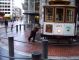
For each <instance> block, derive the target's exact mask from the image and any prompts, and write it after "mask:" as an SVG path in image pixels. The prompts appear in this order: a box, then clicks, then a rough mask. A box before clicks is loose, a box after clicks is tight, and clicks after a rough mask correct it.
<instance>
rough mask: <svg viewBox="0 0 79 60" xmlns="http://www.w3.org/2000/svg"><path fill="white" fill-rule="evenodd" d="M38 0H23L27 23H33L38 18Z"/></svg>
mask: <svg viewBox="0 0 79 60" xmlns="http://www.w3.org/2000/svg"><path fill="white" fill-rule="evenodd" d="M39 1H40V0H25V1H24V3H23V9H24V15H25V16H26V20H27V23H28V24H29V23H35V21H36V20H38V18H39Z"/></svg>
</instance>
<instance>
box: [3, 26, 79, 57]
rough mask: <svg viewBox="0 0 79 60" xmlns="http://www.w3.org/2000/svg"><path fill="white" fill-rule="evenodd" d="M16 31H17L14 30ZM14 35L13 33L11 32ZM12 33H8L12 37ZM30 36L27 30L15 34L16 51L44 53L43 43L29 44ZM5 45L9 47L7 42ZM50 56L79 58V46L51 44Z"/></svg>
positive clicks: (49, 46) (49, 48)
mask: <svg viewBox="0 0 79 60" xmlns="http://www.w3.org/2000/svg"><path fill="white" fill-rule="evenodd" d="M14 31H15V30H14ZM11 33H12V32H11ZM11 33H8V35H9V36H10V34H11ZM29 34H30V30H29V29H28V28H26V30H25V31H24V30H23V27H22V30H21V31H20V30H19V31H18V32H17V33H16V31H15V32H14V34H13V35H14V39H15V41H14V45H15V50H17V51H19V52H24V53H29V54H31V53H32V52H34V51H39V52H40V53H42V42H38V40H36V42H35V43H33V42H30V43H29V42H28V39H27V38H28V37H29ZM3 43H5V44H6V46H7V44H8V43H7V41H5V40H4V41H3ZM48 55H49V56H52V57H53V56H59V57H74V56H79V46H78V45H53V44H49V45H48Z"/></svg>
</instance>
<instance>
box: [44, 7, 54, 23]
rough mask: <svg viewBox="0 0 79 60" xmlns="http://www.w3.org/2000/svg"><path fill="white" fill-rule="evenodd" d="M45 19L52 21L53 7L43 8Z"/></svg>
mask: <svg viewBox="0 0 79 60" xmlns="http://www.w3.org/2000/svg"><path fill="white" fill-rule="evenodd" d="M45 10H46V11H45V21H46V22H51V21H53V8H46V9H45Z"/></svg>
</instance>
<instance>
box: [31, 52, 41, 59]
mask: <svg viewBox="0 0 79 60" xmlns="http://www.w3.org/2000/svg"><path fill="white" fill-rule="evenodd" d="M32 60H41V53H39V52H33V53H32Z"/></svg>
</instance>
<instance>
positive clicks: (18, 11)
mask: <svg viewBox="0 0 79 60" xmlns="http://www.w3.org/2000/svg"><path fill="white" fill-rule="evenodd" d="M12 16H13V18H15V19H21V17H22V10H21V8H18V7H14V8H13V14H12Z"/></svg>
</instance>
